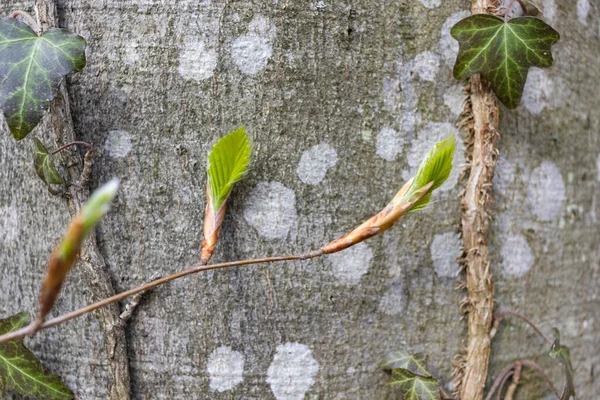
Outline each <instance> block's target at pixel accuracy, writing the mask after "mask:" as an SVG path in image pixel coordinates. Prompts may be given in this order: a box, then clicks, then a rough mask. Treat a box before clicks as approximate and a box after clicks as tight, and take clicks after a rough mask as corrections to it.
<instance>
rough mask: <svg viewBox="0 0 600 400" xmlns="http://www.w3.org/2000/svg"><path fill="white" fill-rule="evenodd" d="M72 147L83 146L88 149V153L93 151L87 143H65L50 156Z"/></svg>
mask: <svg viewBox="0 0 600 400" xmlns="http://www.w3.org/2000/svg"><path fill="white" fill-rule="evenodd" d="M72 146H84V147H86V148H87V149H88V152H93V151H94V148H93V147H92V145H91V144H89V143H87V142H81V141H77V140H76V141H74V142H71V143H67V144H65V145H64V146H61V147H59V148H58V149H56V150H54V151H53V152H52V153H51V154H57V153H60V152H61V151H63V150H65V149H68V148H69V147H72Z"/></svg>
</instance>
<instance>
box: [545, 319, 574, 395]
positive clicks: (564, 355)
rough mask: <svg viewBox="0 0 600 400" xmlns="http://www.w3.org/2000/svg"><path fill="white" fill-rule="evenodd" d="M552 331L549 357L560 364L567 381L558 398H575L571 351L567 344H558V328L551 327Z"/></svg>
mask: <svg viewBox="0 0 600 400" xmlns="http://www.w3.org/2000/svg"><path fill="white" fill-rule="evenodd" d="M552 333H553V334H554V343H552V347H551V348H550V357H552V358H554V359H556V360H558V361H559V362H560V363H561V364H562V366H563V369H564V371H565V376H566V381H567V383H566V384H565V389H564V390H563V394H562V396H561V398H560V399H561V400H571V399H572V400H577V395H576V394H575V372H573V365H572V364H571V353H570V352H569V348H568V347H567V346H563V345H562V344H560V332H559V331H558V329H556V328H554V329H552Z"/></svg>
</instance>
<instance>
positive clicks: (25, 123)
mask: <svg viewBox="0 0 600 400" xmlns="http://www.w3.org/2000/svg"><path fill="white" fill-rule="evenodd" d="M85 46H86V42H85V39H84V38H82V37H81V36H79V35H76V34H74V33H71V32H69V31H67V30H65V29H50V30H48V31H46V32H44V33H43V34H42V35H40V36H38V35H37V34H36V33H35V32H34V31H33V29H31V28H30V27H29V26H28V25H26V24H24V23H23V22H21V21H18V20H16V19H14V18H4V19H2V20H0V108H1V109H2V110H3V112H4V115H5V117H6V121H7V122H8V127H9V129H10V131H11V133H12V134H13V136H14V138H15V139H17V140H21V139H23V138H24V137H25V136H27V135H28V134H29V132H31V131H32V130H33V128H35V126H36V125H37V124H38V123H39V122H40V120H41V119H42V116H43V115H44V111H45V110H46V109H47V108H48V106H49V105H50V101H52V99H54V97H55V96H56V92H57V90H58V85H59V84H60V81H61V79H62V78H63V77H64V76H65V75H67V74H69V73H71V72H78V71H81V70H82V69H83V67H84V66H85Z"/></svg>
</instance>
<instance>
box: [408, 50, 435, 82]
mask: <svg viewBox="0 0 600 400" xmlns="http://www.w3.org/2000/svg"><path fill="white" fill-rule="evenodd" d="M439 69H440V57H439V56H438V55H437V54H434V53H432V52H431V51H424V52H423V53H421V54H418V55H417V56H416V57H415V60H414V62H413V71H414V72H416V73H417V74H418V75H419V77H420V78H421V79H423V80H425V81H429V82H433V81H434V80H435V77H436V75H437V73H438V70H439Z"/></svg>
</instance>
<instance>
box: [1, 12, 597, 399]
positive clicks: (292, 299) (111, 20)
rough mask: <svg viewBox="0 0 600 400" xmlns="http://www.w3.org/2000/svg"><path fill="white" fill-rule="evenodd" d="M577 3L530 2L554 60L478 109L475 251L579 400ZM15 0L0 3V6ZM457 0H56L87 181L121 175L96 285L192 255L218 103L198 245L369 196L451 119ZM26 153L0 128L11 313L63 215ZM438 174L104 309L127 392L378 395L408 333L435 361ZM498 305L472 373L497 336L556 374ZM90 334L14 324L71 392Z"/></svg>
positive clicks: (589, 341)
mask: <svg viewBox="0 0 600 400" xmlns="http://www.w3.org/2000/svg"><path fill="white" fill-rule="evenodd" d="M440 3H443V4H441V5H440ZM559 3H560V4H559ZM579 3H582V5H581V4H580V6H579V7H578V6H577V5H576V4H572V5H571V4H563V3H562V2H558V1H556V2H554V1H545V2H544V4H545V5H546V8H547V10H546V14H547V19H548V20H550V22H552V24H553V25H554V26H555V27H556V28H557V30H558V31H559V32H561V34H562V40H561V42H560V43H559V44H558V45H557V46H555V59H556V65H555V67H553V68H552V69H551V70H548V71H541V70H534V71H532V73H531V75H530V80H529V83H528V87H527V89H526V95H525V98H524V104H523V105H522V106H521V107H520V108H519V109H518V110H516V111H507V110H505V109H502V110H501V115H502V117H501V121H500V131H501V132H502V137H501V138H500V140H499V142H498V146H499V148H500V150H501V155H500V159H499V162H498V166H497V170H496V172H497V177H496V178H495V182H494V183H495V185H496V187H497V190H495V192H494V195H493V196H494V198H495V200H496V204H495V210H496V215H495V219H494V220H493V221H492V225H491V228H490V230H491V236H490V260H491V268H492V273H493V274H494V279H495V287H496V299H497V301H498V302H499V307H500V308H501V309H502V308H510V309H515V310H518V311H520V312H522V313H524V314H526V315H528V316H530V317H531V318H532V319H533V320H535V321H538V322H539V323H540V326H541V328H542V329H543V330H544V331H545V332H549V330H550V328H551V327H553V326H557V327H559V328H560V329H561V330H562V332H563V337H564V343H565V344H567V345H570V346H571V354H572V357H573V360H574V365H575V369H576V374H577V381H576V383H577V387H578V389H579V393H580V395H581V398H584V399H585V398H595V396H596V395H597V393H598V392H600V383H599V382H598V380H597V378H596V377H594V372H593V371H594V370H597V369H598V364H599V363H600V356H599V355H598V354H597V352H596V351H594V349H597V348H598V347H600V337H599V336H598V335H597V332H598V330H599V328H600V326H599V324H600V320H599V319H598V309H599V307H600V305H599V301H600V300H599V299H598V295H599V293H598V292H599V289H598V288H599V286H600V285H599V283H600V254H599V253H598V241H599V239H600V233H599V229H600V228H599V225H598V222H597V218H598V214H599V213H600V207H599V206H598V200H597V198H598V196H599V195H600V176H599V171H598V168H599V165H598V164H599V163H600V159H599V153H600V139H599V136H598V130H599V129H600V121H599V119H600V118H599V115H598V114H599V113H598V111H597V109H598V107H597V104H598V101H599V100H600V98H599V94H598V93H600V91H599V90H598V89H599V87H598V86H599V84H598V82H600V70H599V69H598V68H597V65H598V60H599V59H600V50H599V49H600V39H599V35H598V34H599V26H598V25H599V20H600V15H599V14H598V12H599V11H598V10H597V9H594V8H593V7H591V8H589V9H587V10H588V11H586V7H585V4H587V3H586V2H585V1H580V2H579ZM426 6H428V7H431V8H427V7H426ZM31 7H32V4H30V3H29V2H21V1H12V0H9V1H3V2H2V4H1V5H0V12H2V13H4V14H5V15H6V14H7V13H8V12H9V11H11V10H14V9H16V8H22V9H25V10H31ZM469 7H470V2H465V1H445V2H439V1H436V0H423V3H421V2H420V1H408V0H403V1H398V2H387V1H381V0H377V1H373V0H370V1H363V0H360V1H358V0H356V1H351V2H341V1H327V0H326V1H323V2H316V1H304V0H298V1H286V0H279V1H276V0H273V1H268V2H265V1H258V0H257V1H227V2H225V1H204V2H200V1H191V0H188V1H179V2H176V1H174V0H173V1H169V0H163V1H150V0H144V1H131V0H130V1H116V0H104V1H95V2H90V1H83V0H80V1H77V0H61V1H60V2H59V14H60V19H61V23H62V25H63V26H66V27H69V28H70V29H73V30H75V31H77V32H78V33H80V34H82V35H83V36H84V37H86V39H87V40H88V41H89V51H88V67H87V68H86V69H85V70H84V71H83V72H82V73H80V74H78V75H76V76H74V77H73V78H72V79H71V80H70V92H71V108H72V111H73V114H74V118H75V129H76V132H77V134H78V135H79V139H83V140H87V141H89V142H91V143H92V144H93V145H94V146H95V147H96V149H97V154H96V156H95V165H94V172H93V182H92V185H93V186H94V187H95V186H97V185H98V183H99V182H103V181H106V180H107V179H109V178H110V177H112V176H118V177H120V178H121V179H122V190H121V194H120V196H119V198H118V199H117V201H116V204H115V207H113V209H112V211H111V213H110V215H109V217H108V218H107V219H106V221H105V222H104V223H103V224H102V226H101V228H100V230H99V239H100V240H99V243H100V245H101V252H102V253H103V255H104V257H105V258H106V261H107V263H108V266H109V268H110V271H111V274H112V278H113V281H114V284H115V287H116V288H117V290H123V289H127V288H130V287H132V286H135V285H137V284H139V283H142V282H145V281H148V280H150V278H151V277H152V276H154V275H155V274H157V273H160V274H162V275H165V274H168V273H170V272H174V271H178V270H181V269H183V268H184V267H185V266H187V265H189V264H191V263H193V262H195V261H197V259H198V255H199V247H200V242H201V239H202V224H203V222H202V216H203V210H204V206H205V202H204V194H205V192H204V188H205V165H206V154H207V151H208V150H209V148H210V146H211V145H212V144H213V143H214V142H215V141H216V140H217V139H218V138H219V137H220V136H222V135H223V134H225V133H227V132H229V131H230V130H232V129H234V128H236V127H237V126H239V125H241V124H244V125H245V126H246V128H247V130H248V132H249V133H250V135H251V136H252V140H253V143H254V148H255V153H254V157H253V162H252V169H251V171H250V173H249V174H248V175H247V177H246V178H245V179H244V180H243V181H242V182H241V184H240V185H239V186H238V187H237V188H236V190H235V192H234V193H233V195H232V197H231V204H230V207H229V211H228V214H227V216H226V217H225V223H224V226H223V230H222V233H221V242H220V243H219V245H218V246H217V251H216V252H215V255H214V257H213V259H214V261H225V260H234V259H238V258H247V257H253V256H260V255H271V254H282V253H290V252H302V251H306V250H310V249H313V248H317V247H320V246H321V245H323V244H324V243H326V242H327V241H329V240H331V239H333V238H335V237H336V235H337V234H339V233H343V232H346V231H348V230H349V229H351V228H353V227H354V226H355V225H356V224H357V222H360V221H362V220H363V219H365V218H366V217H368V216H370V215H372V214H373V213H375V212H377V211H378V210H379V209H380V208H381V206H383V205H384V204H386V203H387V201H389V199H390V198H391V196H393V194H394V193H395V192H396V191H397V190H398V188H399V187H400V186H401V184H402V183H403V181H404V180H405V179H406V178H408V177H409V176H410V173H411V172H412V171H414V170H415V169H416V166H417V164H418V162H419V161H420V159H421V158H422V156H423V155H424V153H425V152H426V149H427V148H428V147H429V146H430V144H431V143H432V142H433V141H434V140H436V139H439V138H440V137H441V136H443V135H445V134H447V132H450V131H453V125H454V122H455V121H456V119H457V117H458V113H459V112H460V109H461V101H462V98H461V95H460V93H461V87H462V83H458V82H455V81H453V79H452V77H451V69H450V66H449V64H450V65H451V64H452V62H453V59H452V58H453V57H454V56H455V52H454V50H453V42H452V41H451V39H450V38H449V37H448V29H447V27H448V26H449V25H451V24H452V23H453V22H456V21H458V19H460V17H464V16H466V15H468V14H469V13H468V10H469ZM455 13H458V14H455ZM451 16H453V17H454V18H451ZM448 18H450V21H449V22H447V19H448ZM445 22H447V23H446V26H444V24H445ZM445 28H446V29H445ZM34 134H35V132H34ZM41 139H43V140H44V141H45V142H46V143H47V144H50V143H51V142H52V141H51V139H50V138H48V137H41ZM315 146H316V147H315ZM457 153H460V154H462V149H460V148H459V149H458V152H457ZM31 154H32V141H31V139H30V138H27V139H25V140H24V141H22V142H19V143H17V142H15V141H14V140H13V139H12V138H11V137H10V135H9V133H8V132H6V131H5V129H4V128H3V130H2V132H0V227H1V230H0V274H1V277H2V283H1V285H2V290H1V291H0V299H1V300H0V312H1V313H2V314H3V315H8V314H10V313H14V312H17V311H20V310H31V311H33V310H34V307H35V304H36V298H37V288H38V285H39V283H40V281H41V278H42V274H43V271H44V266H45V261H46V259H47V256H48V254H49V252H50V250H51V248H52V247H53V246H54V245H55V244H56V242H57V240H58V238H59V237H60V234H61V233H62V232H63V230H64V229H65V227H66V225H67V221H68V219H69V216H68V212H67V210H66V209H65V207H64V205H63V204H62V201H61V200H60V199H56V198H51V197H50V196H49V195H48V194H47V192H46V191H45V189H44V188H43V185H42V184H41V183H40V182H39V181H38V179H37V177H36V176H35V173H34V171H33V168H32V166H31V163H32V161H31ZM458 161H459V162H460V161H461V160H460V159H459V160H458ZM456 172H458V163H457V168H456ZM457 175H458V174H457V173H456V174H455V175H454V176H453V177H452V181H451V182H450V183H448V184H447V185H446V186H445V187H442V190H441V191H440V193H439V194H438V195H437V196H436V201H435V202H434V204H433V207H431V208H429V209H428V210H426V211H424V212H422V213H419V214H417V215H413V216H409V217H408V218H406V219H405V220H404V221H403V223H402V224H401V225H399V226H397V227H394V228H393V229H391V230H390V231H388V232H386V233H385V234H384V235H383V236H382V237H378V238H374V239H372V240H370V241H368V242H366V243H365V244H364V245H359V246H357V247H355V248H353V249H351V250H349V251H348V252H347V253H342V255H338V256H332V257H327V258H322V259H319V260H316V261H305V262H296V263H293V262H290V263H284V264H281V265H273V266H260V267H249V268H244V269H237V270H229V271H216V272H209V273H206V274H203V275H201V276H197V277H192V278H189V279H184V280H181V281H179V282H176V283H173V284H170V285H167V286H165V287H163V288H160V289H157V290H155V291H153V292H152V293H151V294H149V295H148V296H147V297H145V298H144V300H143V301H142V303H141V304H140V306H139V309H138V310H137V311H136V314H135V316H134V317H133V318H132V320H131V321H130V324H129V326H128V328H127V335H128V340H129V352H130V354H129V357H130V361H131V376H132V385H133V386H132V391H133V393H132V397H133V398H136V399H146V398H149V399H150V398H151V399H154V398H157V399H163V398H164V399H171V398H210V399H230V398H236V399H276V400H294V399H303V398H315V399H316V398H323V399H388V398H389V399H392V398H395V395H394V394H393V393H392V391H391V390H390V389H389V388H388V387H386V386H385V384H384V383H385V381H386V375H385V374H384V373H383V372H381V371H380V370H379V368H378V364H379V363H380V361H381V360H382V358H383V357H384V356H385V353H386V352H387V351H389V350H394V349H396V348H399V347H407V348H409V349H410V350H417V351H424V352H426V353H428V354H429V355H430V362H431V364H432V367H433V368H432V369H433V370H434V372H435V373H436V375H437V376H439V377H441V378H442V380H443V381H444V382H450V374H451V363H450V360H451V358H452V357H453V356H454V354H455V353H457V352H458V351H459V350H460V349H461V348H462V343H463V342H464V340H465V338H466V329H465V327H464V324H463V322H461V321H459V317H460V315H459V312H458V309H457V304H458V302H459V301H460V299H461V297H462V293H460V292H456V291H454V290H453V289H454V287H455V285H456V283H455V279H454V274H455V272H456V271H457V270H458V266H457V264H456V263H455V262H454V258H455V257H456V256H457V255H459V254H460V248H459V246H460V240H459V238H458V236H457V235H456V231H457V225H458V222H459V219H460V204H459V202H458V200H457V199H456V195H457V193H458V190H459V188H458V185H457V184H456V182H457ZM269 223H270V224H269ZM87 287H88V283H86V281H85V277H84V274H83V273H82V271H81V270H79V269H76V270H75V271H74V273H73V274H72V275H71V277H70V279H69V282H68V284H67V286H66V290H65V292H64V293H63V296H62V298H61V299H60V300H59V302H58V307H57V310H56V311H55V312H56V313H58V312H65V311H69V310H71V309H74V308H76V307H78V306H81V305H83V304H85V303H86V302H87V300H88V298H87ZM506 321H507V322H506V324H505V325H503V327H502V328H501V329H500V332H499V333H498V335H497V336H496V338H495V340H494V342H493V344H492V364H491V366H490V379H491V378H493V377H495V375H496V374H497V373H498V372H499V371H500V370H501V369H502V368H503V367H504V366H505V365H506V364H507V363H508V362H510V361H512V360H514V359H516V358H517V357H518V358H530V359H534V360H536V361H538V362H539V363H540V364H541V365H542V366H544V367H546V368H548V369H550V370H551V371H552V376H554V377H556V378H557V379H559V378H560V368H559V366H557V365H555V364H554V363H553V361H552V360H550V359H549V357H547V356H545V355H544V354H545V353H546V351H547V349H545V348H544V346H543V344H542V342H541V341H540V340H539V339H537V338H536V337H535V335H534V334H533V333H532V332H531V331H530V330H529V329H528V328H527V327H526V326H523V325H521V324H519V323H517V322H513V321H510V320H508V318H507V319H506ZM99 332H100V331H99V326H98V323H97V322H96V320H95V319H94V318H93V317H92V316H88V317H85V318H82V319H79V320H76V321H73V322H70V323H68V324H65V325H63V326H60V327H57V328H53V329H50V330H48V331H45V332H43V333H40V335H39V336H38V337H37V338H35V339H33V340H28V343H29V344H30V345H31V346H32V348H33V349H34V350H35V351H36V352H37V353H38V354H40V356H41V357H42V358H43V359H44V360H45V361H46V362H47V363H48V365H50V366H51V367H52V368H53V369H55V370H56V371H57V372H58V373H60V374H61V376H63V377H64V378H65V380H66V382H67V383H68V384H69V385H70V386H71V387H72V388H73V389H74V390H75V391H76V392H77V394H78V395H79V397H80V398H81V399H105V398H107V367H106V355H105V353H104V346H103V338H102V335H101V334H100V333H99ZM290 379H291V380H290ZM290 382H291V383H290ZM521 382H522V384H523V386H520V387H519V389H518V390H517V394H516V398H517V399H519V398H522V399H528V398H539V397H542V398H545V397H546V396H549V395H550V392H549V390H548V389H547V388H546V387H545V386H544V384H543V383H542V382H541V381H539V380H537V379H536V378H535V377H534V376H533V375H531V374H528V373H527V372H525V373H524V375H523V376H522V379H521Z"/></svg>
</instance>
